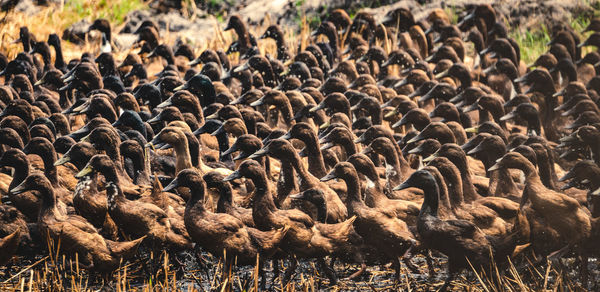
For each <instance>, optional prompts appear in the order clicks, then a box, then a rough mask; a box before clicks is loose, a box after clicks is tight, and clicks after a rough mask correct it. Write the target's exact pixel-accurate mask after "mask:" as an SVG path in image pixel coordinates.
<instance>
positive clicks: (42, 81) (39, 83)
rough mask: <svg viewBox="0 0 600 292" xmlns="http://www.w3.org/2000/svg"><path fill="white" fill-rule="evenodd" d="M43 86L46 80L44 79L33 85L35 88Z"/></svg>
mask: <svg viewBox="0 0 600 292" xmlns="http://www.w3.org/2000/svg"><path fill="white" fill-rule="evenodd" d="M42 84H44V78H42V79H40V80H38V81H36V82H35V83H34V84H33V86H40V85H42Z"/></svg>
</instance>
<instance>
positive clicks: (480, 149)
mask: <svg viewBox="0 0 600 292" xmlns="http://www.w3.org/2000/svg"><path fill="white" fill-rule="evenodd" d="M482 151H483V147H482V146H481V143H479V145H477V147H475V148H473V149H471V150H469V152H467V154H468V155H475V154H477V153H480V152H482Z"/></svg>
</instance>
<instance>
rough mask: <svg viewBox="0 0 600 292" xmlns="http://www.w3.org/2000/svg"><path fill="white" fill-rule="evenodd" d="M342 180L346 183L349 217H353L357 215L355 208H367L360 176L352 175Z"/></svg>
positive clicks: (347, 175)
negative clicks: (361, 189) (359, 180)
mask: <svg viewBox="0 0 600 292" xmlns="http://www.w3.org/2000/svg"><path fill="white" fill-rule="evenodd" d="M342 179H343V180H344V182H345V183H346V194H347V197H346V208H347V209H348V216H351V215H354V214H355V207H359V206H365V203H364V202H363V201H362V199H361V191H360V184H359V182H358V175H356V173H354V174H351V173H350V174H346V175H345V177H343V178H342Z"/></svg>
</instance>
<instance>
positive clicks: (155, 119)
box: [146, 115, 160, 124]
mask: <svg viewBox="0 0 600 292" xmlns="http://www.w3.org/2000/svg"><path fill="white" fill-rule="evenodd" d="M146 122H148V124H156V123H159V122H160V115H156V116H154V117H152V118H151V119H149V120H147V121H146Z"/></svg>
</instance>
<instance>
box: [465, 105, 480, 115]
mask: <svg viewBox="0 0 600 292" xmlns="http://www.w3.org/2000/svg"><path fill="white" fill-rule="evenodd" d="M476 110H479V104H477V102H475V103H473V104H471V105H470V106H468V107H467V108H464V109H463V112H464V113H468V112H472V111H476Z"/></svg>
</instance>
